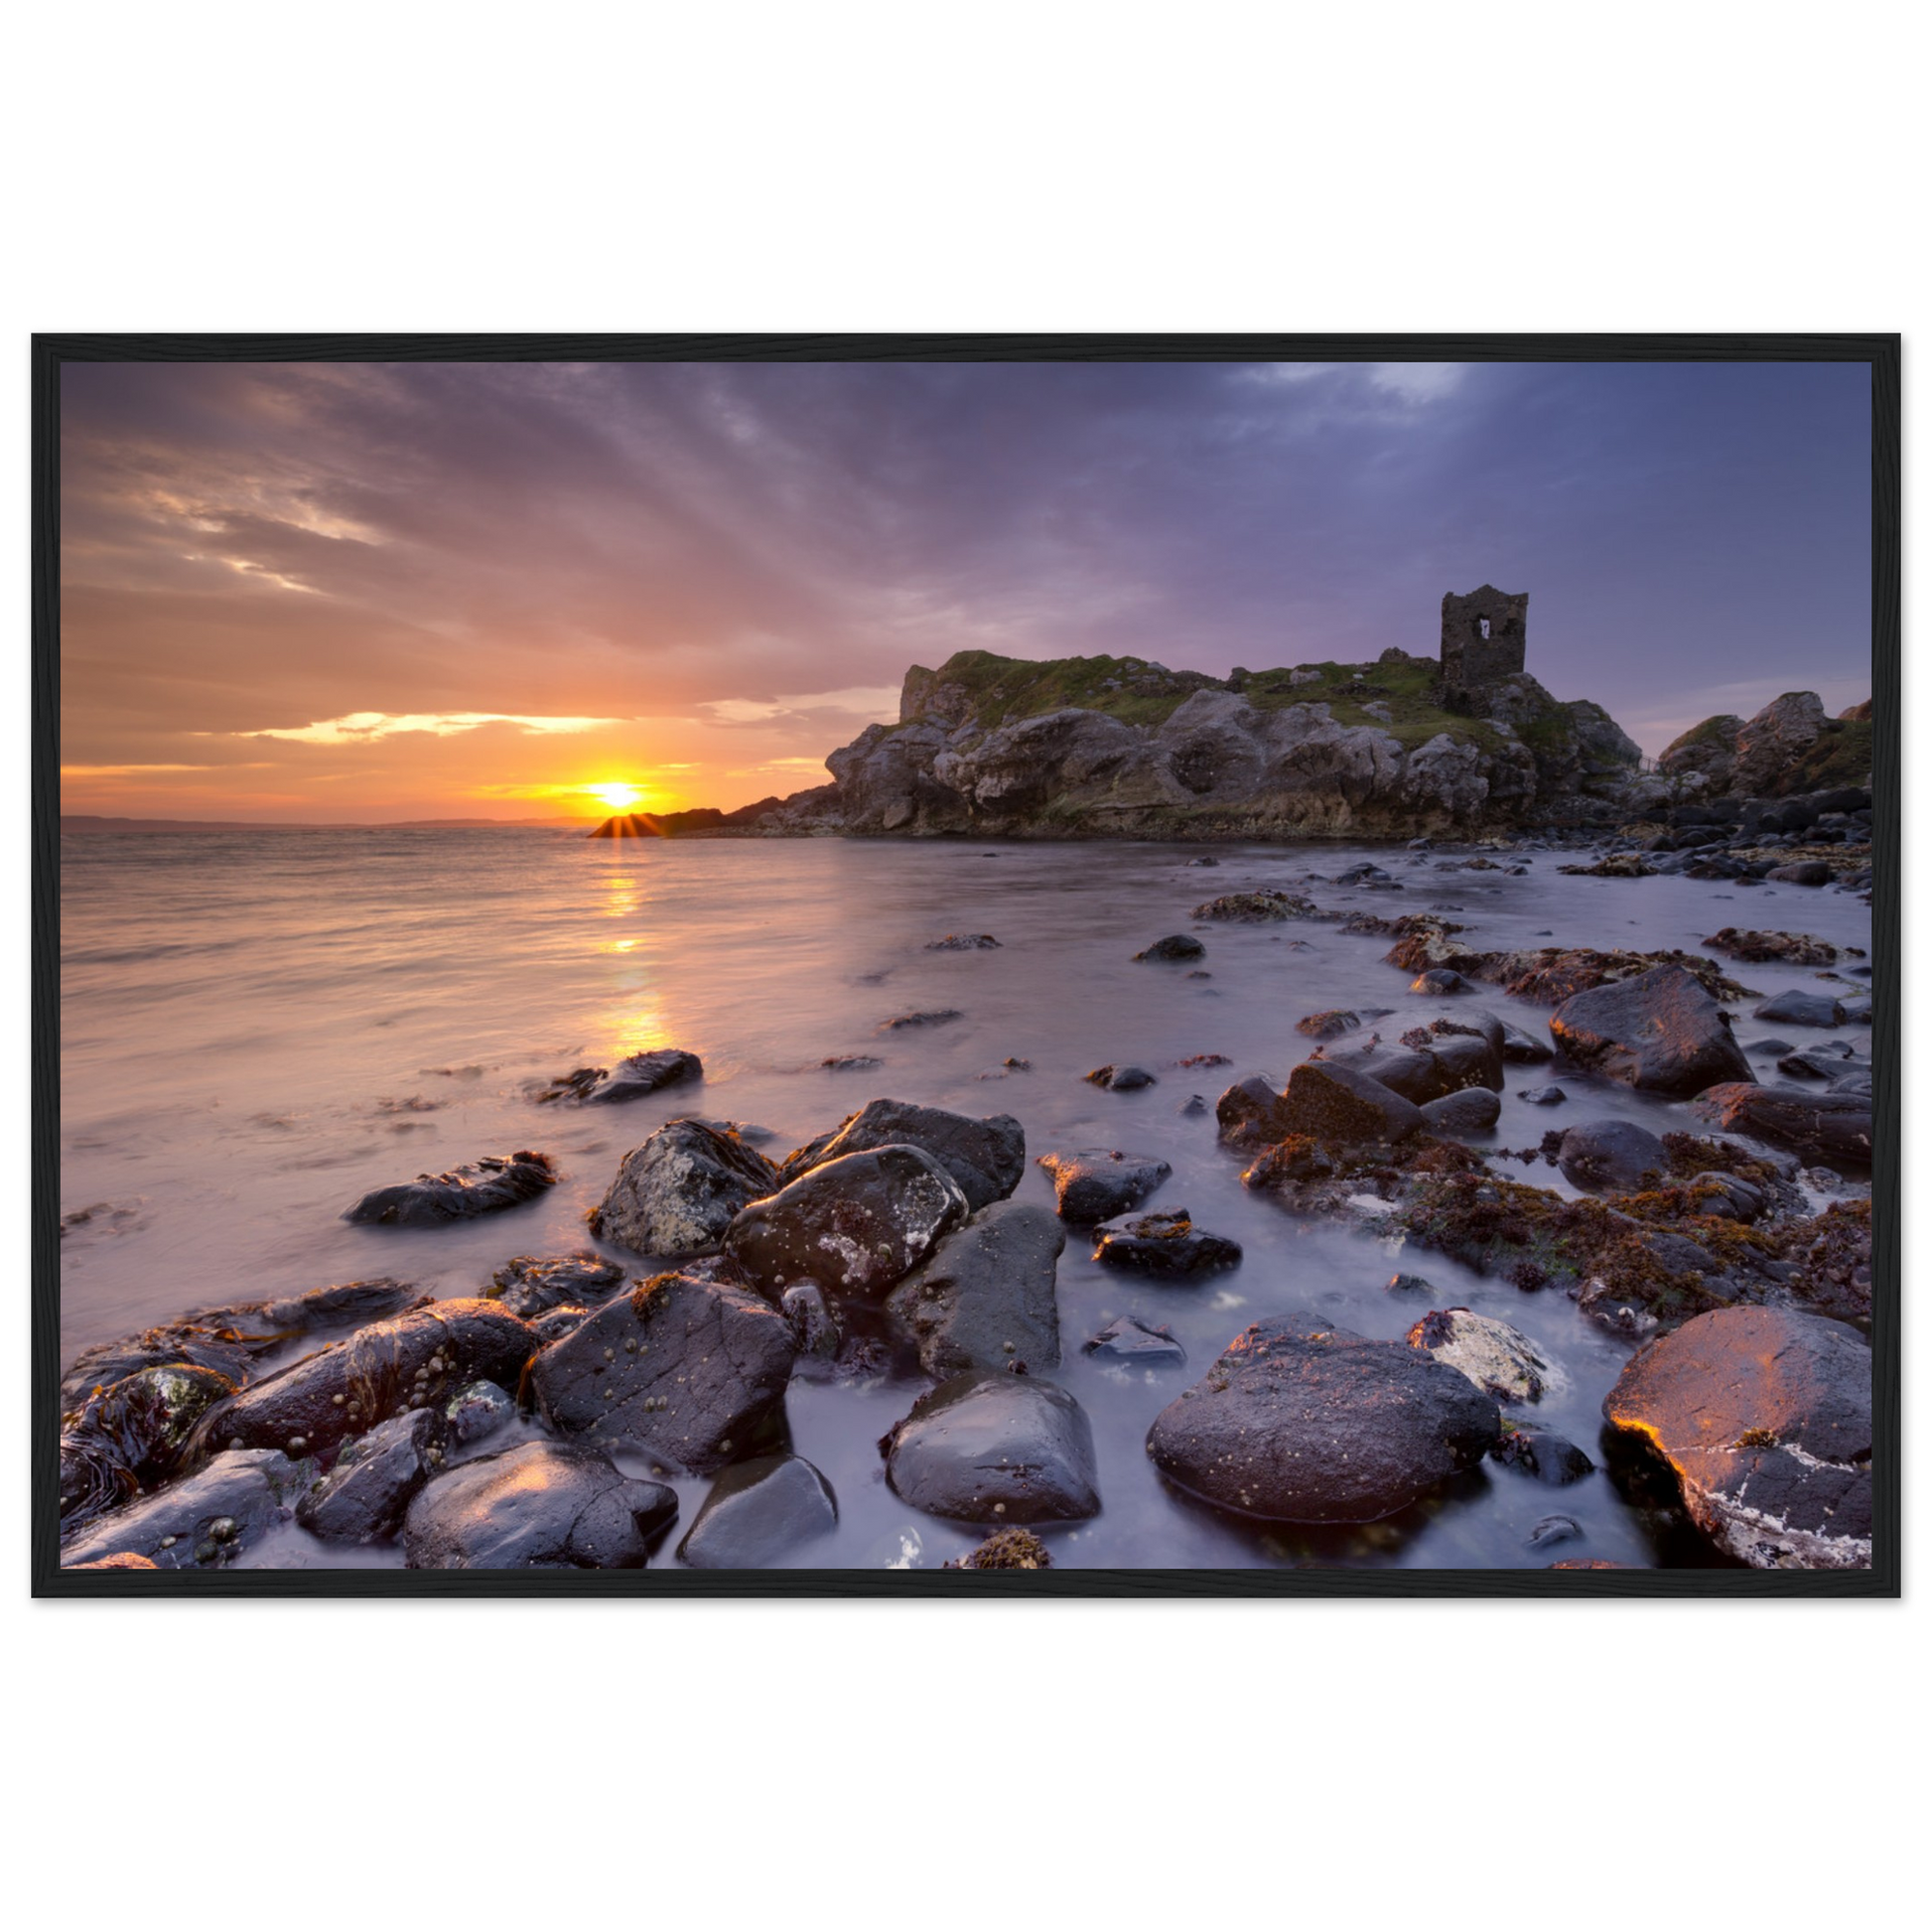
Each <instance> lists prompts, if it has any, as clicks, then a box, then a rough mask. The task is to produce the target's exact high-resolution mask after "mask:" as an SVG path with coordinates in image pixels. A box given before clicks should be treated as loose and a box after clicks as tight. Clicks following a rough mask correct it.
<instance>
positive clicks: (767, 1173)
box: [577, 1120, 781, 1299]
mask: <svg viewBox="0 0 1932 1932" xmlns="http://www.w3.org/2000/svg"><path fill="white" fill-rule="evenodd" d="M780 1184H781V1183H780V1181H779V1178H778V1170H777V1169H776V1168H775V1167H774V1166H772V1164H771V1163H770V1162H769V1161H767V1160H766V1159H765V1158H764V1156H763V1155H762V1154H760V1153H759V1151H758V1149H757V1148H755V1147H747V1146H746V1144H745V1143H744V1142H743V1141H742V1140H741V1139H740V1138H739V1137H738V1136H737V1135H736V1134H725V1133H720V1132H719V1131H718V1130H717V1129H716V1128H715V1127H712V1126H711V1125H709V1124H708V1123H707V1122H704V1121H698V1120H674V1121H671V1122H670V1123H669V1124H668V1125H666V1126H663V1127H660V1128H659V1129H658V1130H657V1132H656V1133H654V1134H653V1135H652V1136H651V1137H650V1138H649V1140H647V1141H646V1142H645V1143H644V1144H643V1146H642V1147H639V1148H634V1149H633V1150H632V1151H631V1152H630V1153H628V1154H626V1155H625V1156H624V1157H623V1162H622V1165H621V1167H620V1168H619V1169H618V1175H617V1178H616V1179H615V1180H614V1181H612V1183H611V1185H610V1188H609V1190H608V1191H607V1192H606V1194H605V1196H604V1198H603V1200H602V1201H600V1202H599V1203H598V1205H597V1206H596V1207H594V1208H593V1209H592V1210H591V1217H590V1225H591V1232H592V1233H593V1234H595V1235H597V1236H598V1237H599V1239H600V1240H605V1241H610V1242H614V1243H615V1244H616V1245H617V1246H618V1247H621V1248H628V1249H629V1250H630V1252H631V1253H632V1254H637V1255H676V1254H702V1253H705V1252H708V1251H712V1250H715V1249H716V1248H717V1247H718V1246H719V1245H720V1243H722V1242H723V1240H724V1238H725V1230H726V1229H727V1228H728V1227H730V1226H731V1224H732V1221H733V1219H734V1218H735V1217H736V1216H737V1215H738V1214H739V1213H740V1212H741V1211H742V1210H743V1209H745V1208H746V1207H748V1206H750V1205H751V1203H752V1202H753V1201H755V1200H761V1199H763V1197H764V1196H765V1195H766V1194H774V1193H776V1192H777V1191H778V1188H779V1186H780ZM577 1299H583V1298H581V1297H580V1298H577Z"/></svg>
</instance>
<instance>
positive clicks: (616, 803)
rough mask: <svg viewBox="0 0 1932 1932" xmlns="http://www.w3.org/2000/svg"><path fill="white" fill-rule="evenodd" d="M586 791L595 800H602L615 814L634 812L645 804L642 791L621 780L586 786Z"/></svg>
mask: <svg viewBox="0 0 1932 1932" xmlns="http://www.w3.org/2000/svg"><path fill="white" fill-rule="evenodd" d="M584 789H585V790H586V791H587V792H589V793H590V795H591V796H592V797H593V798H597V799H601V800H602V801H603V802H604V803H605V804H606V805H608V806H610V808H611V809H612V811H614V812H634V811H635V810H636V809H637V807H638V806H639V805H640V804H641V803H642V802H643V797H644V794H643V792H642V790H641V789H640V788H639V787H638V786H636V785H633V784H625V783H623V782H622V781H621V780H619V781H616V782H613V783H611V784H607V785H586V786H585V787H584Z"/></svg>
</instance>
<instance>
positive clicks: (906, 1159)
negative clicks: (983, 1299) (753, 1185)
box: [725, 1146, 969, 1301]
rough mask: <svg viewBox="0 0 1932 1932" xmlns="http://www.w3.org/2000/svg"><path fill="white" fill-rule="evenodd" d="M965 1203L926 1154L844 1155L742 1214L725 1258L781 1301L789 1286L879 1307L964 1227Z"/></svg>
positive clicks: (903, 1150) (909, 1150) (880, 1151)
mask: <svg viewBox="0 0 1932 1932" xmlns="http://www.w3.org/2000/svg"><path fill="white" fill-rule="evenodd" d="M968 1211H969V1210H968V1206H967V1200H966V1196H965V1194H963V1193H962V1192H961V1191H960V1188H959V1185H958V1183H957V1182H956V1181H955V1180H954V1179H953V1177H952V1175H951V1174H949V1173H947V1172H946V1170H945V1169H944V1168H943V1167H941V1166H940V1165H939V1163H938V1162H937V1161H935V1160H934V1159H933V1158H932V1156H931V1155H929V1154H927V1153H926V1152H925V1151H924V1150H923V1149H921V1148H916V1147H898V1146H892V1147H882V1148H877V1149H872V1150H870V1151H868V1152H866V1153H862V1154H843V1155H840V1156H838V1157H837V1158H836V1159H834V1160H830V1161H827V1162H826V1163H825V1164H824V1165H823V1166H822V1167H814V1168H812V1169H811V1170H810V1171H809V1172H807V1173H805V1174H804V1175H803V1176H802V1177H801V1178H799V1179H797V1180H794V1181H792V1182H790V1183H789V1185H787V1186H784V1187H781V1188H780V1189H779V1190H778V1192H776V1193H775V1194H771V1195H768V1196H767V1197H766V1198H765V1199H763V1200H759V1201H754V1202H753V1203H752V1204H751V1205H750V1206H749V1207H746V1208H744V1209H743V1210H742V1211H741V1212H740V1213H739V1214H738V1215H737V1217H736V1218H735V1219H734V1220H733V1221H732V1224H731V1226H730V1227H729V1228H728V1229H727V1230H726V1232H725V1253H726V1254H727V1255H728V1256H729V1257H730V1258H731V1260H732V1261H733V1262H734V1263H735V1264H736V1265H737V1266H738V1268H739V1269H741V1270H742V1271H743V1273H744V1276H745V1278H746V1280H748V1281H749V1282H751V1283H752V1284H753V1285H754V1286H755V1287H756V1288H758V1289H759V1291H760V1292H761V1293H763V1294H765V1295H768V1296H770V1297H771V1298H772V1300H774V1301H775V1300H776V1299H777V1298H778V1297H779V1296H780V1295H781V1294H783V1292H784V1290H785V1289H786V1288H787V1287H788V1286H789V1285H790V1284H791V1283H793V1282H797V1281H814V1282H817V1283H818V1284H819V1286H820V1287H821V1288H824V1289H826V1290H828V1291H829V1292H831V1293H833V1294H837V1295H858V1296H863V1297H865V1298H867V1299H868V1300H871V1301H878V1300H879V1299H880V1298H881V1297H882V1296H884V1295H885V1294H886V1292H887V1291H888V1290H889V1289H891V1288H892V1287H893V1286H894V1285H895V1284H896V1283H897V1282H899V1281H902V1280H903V1279H904V1278H905V1277H906V1276H907V1275H908V1274H910V1273H911V1271H912V1270H913V1269H914V1268H916V1267H917V1266H918V1265H919V1264H920V1263H921V1262H922V1261H924V1260H925V1259H926V1257H927V1256H928V1255H930V1254H931V1253H932V1251H933V1250H934V1249H935V1248H936V1247H937V1246H938V1245H939V1243H940V1242H941V1241H942V1240H944V1239H945V1237H946V1236H947V1235H948V1234H950V1233H951V1232H952V1231H953V1229H954V1228H956V1227H957V1226H958V1225H959V1224H960V1222H962V1221H963V1220H965V1218H966V1216H967V1213H968Z"/></svg>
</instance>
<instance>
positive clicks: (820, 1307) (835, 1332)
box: [778, 1282, 844, 1362]
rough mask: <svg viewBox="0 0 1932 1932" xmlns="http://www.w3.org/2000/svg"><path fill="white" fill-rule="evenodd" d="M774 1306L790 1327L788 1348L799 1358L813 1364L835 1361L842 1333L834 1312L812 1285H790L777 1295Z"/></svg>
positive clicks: (815, 1286)
mask: <svg viewBox="0 0 1932 1932" xmlns="http://www.w3.org/2000/svg"><path fill="white" fill-rule="evenodd" d="M778 1306H779V1308H781V1309H782V1310H783V1311H784V1317H785V1320H786V1322H787V1323H788V1324H789V1326H790V1328H791V1345H792V1346H793V1347H794V1348H795V1349H796V1350H797V1351H798V1353H799V1354H800V1355H801V1356H803V1357H805V1358H806V1359H808V1360H810V1361H815V1362H831V1361H836V1360H837V1359H838V1353H839V1343H840V1341H841V1340H843V1339H844V1330H843V1328H842V1327H841V1326H840V1324H839V1317H838V1313H837V1311H835V1310H834V1309H833V1307H832V1305H831V1303H830V1302H828V1301H827V1300H826V1299H825V1291H824V1290H823V1289H822V1288H820V1287H819V1285H818V1284H817V1283H816V1282H793V1283H792V1285H791V1286H790V1287H789V1288H788V1289H786V1290H785V1292H784V1293H783V1294H782V1295H781V1296H779V1298H778Z"/></svg>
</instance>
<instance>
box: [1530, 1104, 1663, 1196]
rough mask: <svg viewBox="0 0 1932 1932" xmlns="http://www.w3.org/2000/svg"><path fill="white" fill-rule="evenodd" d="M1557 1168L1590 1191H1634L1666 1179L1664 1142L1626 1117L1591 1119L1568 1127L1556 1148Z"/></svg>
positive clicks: (1661, 1183)
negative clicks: (1579, 1124) (1621, 1118)
mask: <svg viewBox="0 0 1932 1932" xmlns="http://www.w3.org/2000/svg"><path fill="white" fill-rule="evenodd" d="M1557 1167H1558V1168H1559V1169H1560V1170H1561V1172H1562V1173H1563V1177H1564V1178H1565V1179H1566V1180H1567V1181H1569V1182H1570V1184H1571V1185H1572V1186H1573V1187H1581V1188H1583V1189H1584V1190H1585V1191H1586V1192H1587V1193H1592V1194H1634V1193H1636V1192H1637V1191H1638V1190H1639V1189H1641V1188H1645V1187H1659V1186H1662V1185H1664V1184H1665V1183H1666V1182H1667V1181H1668V1180H1669V1178H1670V1174H1671V1160H1670V1155H1669V1153H1668V1151H1667V1150H1666V1149H1665V1147H1664V1144H1663V1142H1662V1141H1660V1140H1659V1139H1658V1138H1657V1136H1656V1135H1655V1134H1653V1133H1651V1131H1650V1130H1649V1129H1648V1128H1647V1127H1639V1126H1638V1125H1637V1124H1636V1122H1635V1121H1629V1120H1591V1121H1586V1122H1584V1123H1583V1124H1582V1125H1581V1126H1578V1127H1573V1128H1571V1129H1570V1130H1569V1131H1568V1132H1567V1133H1566V1134H1565V1135H1564V1137H1563V1140H1562V1142H1561V1143H1560V1144H1559V1146H1558V1149H1557Z"/></svg>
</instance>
